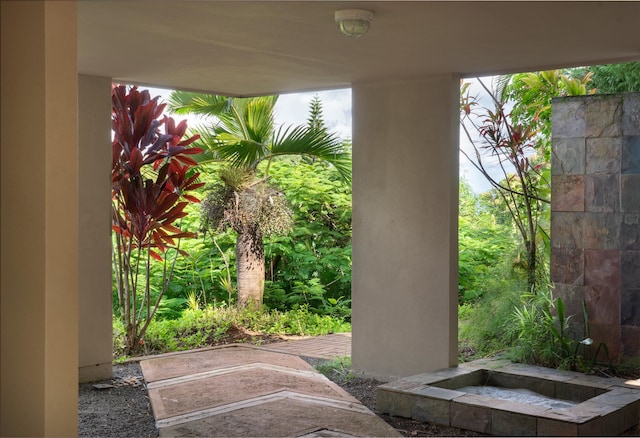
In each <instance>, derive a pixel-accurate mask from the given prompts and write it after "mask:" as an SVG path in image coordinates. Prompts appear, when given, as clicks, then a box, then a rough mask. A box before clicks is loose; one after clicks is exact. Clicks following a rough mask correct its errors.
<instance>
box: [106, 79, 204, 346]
mask: <svg viewBox="0 0 640 438" xmlns="http://www.w3.org/2000/svg"><path fill="white" fill-rule="evenodd" d="M111 98H112V112H111V114H112V130H113V142H112V163H111V164H112V165H111V184H112V186H111V187H112V189H111V195H112V229H113V236H114V239H113V240H114V248H113V267H114V277H115V283H116V289H117V293H118V302H119V307H120V317H121V319H122V321H123V323H124V325H125V328H126V345H125V349H126V350H127V351H126V353H128V354H131V353H134V352H135V351H136V349H137V348H140V346H141V345H144V343H141V341H142V339H143V337H144V334H145V332H146V330H147V328H148V326H149V323H150V322H151V319H152V318H153V316H154V315H155V313H156V311H157V310H158V307H159V305H160V301H161V299H162V297H163V295H164V292H165V291H166V289H167V287H168V285H169V282H170V280H171V277H172V274H173V267H174V266H175V261H176V258H177V255H178V254H183V253H184V251H182V250H180V247H179V246H180V239H182V238H186V237H194V236H195V234H194V233H191V232H185V231H183V230H181V229H180V227H179V225H175V223H176V221H178V220H179V219H181V218H183V217H184V216H186V215H187V213H186V212H185V211H184V209H185V207H186V206H187V205H188V204H189V203H191V202H200V201H199V200H198V198H196V197H195V196H193V195H192V194H189V193H188V192H190V191H192V190H195V189H197V188H200V187H202V186H203V185H204V184H203V183H199V182H198V176H199V175H200V174H199V173H197V172H195V171H194V170H193V167H194V166H196V165H197V163H196V162H195V161H194V160H193V159H192V158H190V157H189V156H188V155H192V154H199V153H202V149H200V148H196V147H190V145H191V144H192V143H193V142H195V141H196V140H197V139H198V138H199V136H197V135H195V136H192V137H189V138H187V139H183V137H184V136H185V133H186V130H187V122H186V120H183V121H182V122H180V123H178V124H177V125H176V123H175V122H174V120H173V118H171V117H167V116H163V114H162V113H163V111H164V108H165V104H159V103H158V99H159V97H155V98H153V99H152V98H151V97H150V94H149V91H147V90H143V91H139V90H138V88H137V87H135V86H134V87H130V88H129V89H127V87H126V86H124V85H114V86H113V87H112V93H111ZM161 128H164V129H161ZM168 249H174V250H175V251H174V252H172V254H173V261H172V262H171V263H169V261H168V257H167V250H168ZM152 258H153V259H155V260H157V261H160V262H163V263H164V268H163V278H162V284H161V287H160V292H159V293H158V294H157V295H156V296H155V297H153V299H152V297H151V287H150V286H151V283H150V277H151V276H150V267H151V263H152V261H151V259H152ZM169 264H170V266H169ZM141 271H144V272H143V273H141Z"/></svg>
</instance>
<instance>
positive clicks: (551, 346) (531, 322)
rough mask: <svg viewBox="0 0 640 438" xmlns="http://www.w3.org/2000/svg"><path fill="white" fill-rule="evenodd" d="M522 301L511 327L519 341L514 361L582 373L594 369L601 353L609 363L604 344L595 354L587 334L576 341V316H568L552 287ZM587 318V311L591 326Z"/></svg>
mask: <svg viewBox="0 0 640 438" xmlns="http://www.w3.org/2000/svg"><path fill="white" fill-rule="evenodd" d="M521 300H522V303H521V305H520V306H517V307H515V308H514V311H513V327H512V328H513V331H514V334H515V335H517V342H516V344H515V347H514V348H513V349H512V350H511V351H510V352H509V355H508V357H509V358H510V359H511V360H513V361H516V362H526V363H535V364H538V365H543V366H547V367H554V368H561V369H570V370H575V371H580V372H590V371H591V370H592V369H593V368H594V366H595V365H596V360H597V359H598V356H599V353H600V351H603V352H604V354H605V357H606V359H607V361H608V357H609V352H608V349H607V346H606V345H605V344H603V343H601V344H600V345H599V346H598V348H597V349H596V351H595V354H593V352H592V351H591V348H590V347H591V345H592V343H593V341H592V340H591V338H590V337H589V335H588V332H587V333H586V337H584V338H583V339H582V340H580V341H577V340H575V338H574V335H573V334H572V333H571V319H572V317H573V315H566V314H565V307H564V302H563V301H562V299H561V298H555V299H554V298H553V295H552V292H551V289H550V288H549V289H547V290H546V291H544V292H542V291H541V292H539V293H537V294H535V295H533V294H523V295H522V297H521ZM587 318H588V317H587V315H586V311H585V320H586V322H587V323H586V326H587V327H588V320H587ZM589 356H592V357H591V358H590V360H588V357H589ZM609 366H611V364H610V363H609Z"/></svg>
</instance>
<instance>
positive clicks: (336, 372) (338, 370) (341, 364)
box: [314, 356, 355, 382]
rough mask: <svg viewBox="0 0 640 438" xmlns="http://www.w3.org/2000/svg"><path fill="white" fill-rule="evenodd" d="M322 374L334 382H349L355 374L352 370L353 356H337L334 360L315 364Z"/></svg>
mask: <svg viewBox="0 0 640 438" xmlns="http://www.w3.org/2000/svg"><path fill="white" fill-rule="evenodd" d="M314 368H315V369H316V370H318V371H319V372H320V373H321V374H323V375H325V376H327V377H328V378H329V379H331V380H332V381H334V382H347V381H349V380H351V379H353V378H355V375H354V374H353V373H352V372H351V356H343V357H337V358H335V359H333V360H330V361H326V362H321V363H318V364H316V365H314Z"/></svg>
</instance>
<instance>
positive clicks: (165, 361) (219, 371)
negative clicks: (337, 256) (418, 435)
mask: <svg viewBox="0 0 640 438" xmlns="http://www.w3.org/2000/svg"><path fill="white" fill-rule="evenodd" d="M350 353H351V336H350V334H334V335H329V336H322V337H317V338H308V339H302V340H296V341H290V342H282V343H276V344H269V345H266V346H264V347H256V346H251V345H245V344H234V345H229V346H223V347H214V348H210V349H206V350H200V351H193V352H185V353H181V354H173V355H165V356H160V357H156V358H151V359H147V360H143V361H141V362H140V366H141V368H142V372H143V375H144V378H145V381H146V382H147V389H148V392H149V398H150V400H151V405H152V407H153V412H154V416H155V420H156V427H157V428H158V430H159V432H160V436H269V437H276V436H400V435H399V434H398V432H397V431H396V430H395V429H393V428H392V427H391V426H389V425H388V424H387V423H385V422H384V421H383V420H382V419H380V418H379V417H377V416H376V415H375V414H374V413H373V412H371V411H370V410H369V409H368V408H366V407H365V406H364V405H362V404H361V403H360V402H359V401H358V400H357V399H355V398H354V397H352V396H351V395H349V394H348V393H347V392H346V391H344V390H343V389H342V388H340V387H339V386H338V385H336V384H335V383H333V382H332V381H330V380H329V379H327V378H326V377H325V376H323V375H322V374H320V373H318V372H317V371H316V370H315V369H314V368H313V367H312V366H311V365H309V364H308V363H307V362H305V361H304V360H302V359H301V358H300V357H299V356H308V357H315V358H322V359H332V358H335V357H343V356H349V355H350Z"/></svg>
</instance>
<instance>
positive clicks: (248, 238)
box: [236, 224, 265, 308]
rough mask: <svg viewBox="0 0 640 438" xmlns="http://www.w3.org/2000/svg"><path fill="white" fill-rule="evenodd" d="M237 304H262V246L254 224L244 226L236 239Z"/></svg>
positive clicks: (258, 231) (259, 233)
mask: <svg viewBox="0 0 640 438" xmlns="http://www.w3.org/2000/svg"><path fill="white" fill-rule="evenodd" d="M236 265H237V267H236V271H237V276H238V278H237V283H238V306H239V307H246V306H255V307H256V308H258V307H260V306H261V305H262V296H263V293H264V273H265V269H264V246H263V244H262V233H261V232H260V229H259V228H258V226H257V225H256V224H252V225H250V226H245V227H243V229H242V230H241V231H240V232H239V233H238V239H237V241H236Z"/></svg>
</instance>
